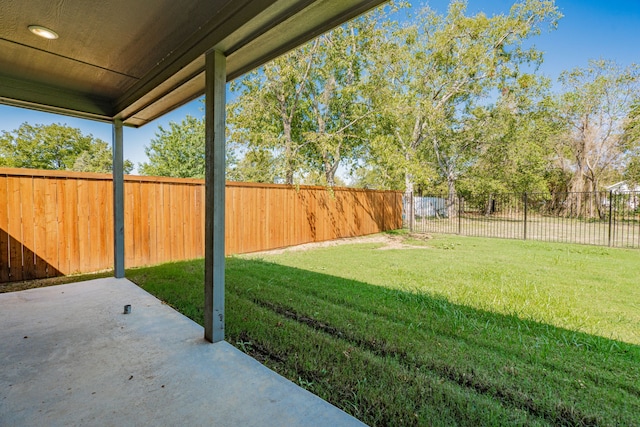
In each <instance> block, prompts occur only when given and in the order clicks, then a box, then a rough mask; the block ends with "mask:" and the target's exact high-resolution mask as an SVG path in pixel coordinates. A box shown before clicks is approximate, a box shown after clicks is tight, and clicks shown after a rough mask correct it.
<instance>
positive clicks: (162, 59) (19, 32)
mask: <svg viewBox="0 0 640 427" xmlns="http://www.w3.org/2000/svg"><path fill="white" fill-rule="evenodd" d="M384 1H385V0H181V1H175V0H133V1H132V0H111V1H109V0H104V1H101V2H93V1H86V0H65V1H57V2H54V1H51V0H31V1H28V2H25V1H23V0H0V9H1V10H2V13H1V14H0V103H2V104H7V105H13V106H19V107H26V108H32V109H38V110H43V111H49V112H55V113H61V114H66V115H71V116H76V117H84V118H89V119H94V120H102V121H113V120H114V119H121V120H123V122H124V124H125V125H128V126H142V125H144V124H146V123H148V122H150V121H152V120H154V119H155V118H157V117H159V116H161V115H163V114H165V113H167V112H169V111H171V110H172V109H174V108H177V107H179V106H180V105H183V104H185V103H187V102H189V101H191V100H193V99H195V98H197V97H199V96H201V95H202V94H203V93H204V88H205V78H204V66H205V53H206V52H209V51H211V50H218V51H220V52H222V53H223V54H224V55H225V56H226V57H227V80H232V79H234V78H236V77H238V76H240V75H242V74H244V73H246V72H248V71H250V70H252V69H254V68H256V67H258V66H260V65H262V64H264V63H265V62H267V61H269V60H271V59H273V58H275V57H277V56H279V55H281V54H283V53H285V52H287V51H289V50H291V49H293V48H295V47H296V46H299V45H300V44H302V43H304V42H306V41H308V40H310V39H312V38H314V37H316V36H318V35H320V34H322V33H323V32H326V31H328V30H330V29H331V28H334V27H336V26H338V25H340V24H342V23H344V22H346V21H347V20H349V19H351V18H354V17H356V16H358V15H359V14H361V13H363V12H365V11H367V10H369V9H371V8H372V7H375V6H377V5H379V4H381V3H383V2H384ZM33 24H37V25H42V26H44V27H47V28H50V29H52V30H54V31H55V32H56V33H58V35H59V38H58V39H57V40H46V39H42V38H39V37H37V36H35V35H33V34H32V33H31V32H29V30H28V28H27V27H28V26H29V25H33Z"/></svg>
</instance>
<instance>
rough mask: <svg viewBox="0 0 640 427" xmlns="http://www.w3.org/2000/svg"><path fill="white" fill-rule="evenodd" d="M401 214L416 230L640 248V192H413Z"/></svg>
mask: <svg viewBox="0 0 640 427" xmlns="http://www.w3.org/2000/svg"><path fill="white" fill-rule="evenodd" d="M411 212H413V215H411ZM403 219H404V225H405V227H406V228H409V229H410V230H411V231H413V232H418V233H453V234H460V235H466V236H481V237H499V238H507V239H524V240H527V239H529V240H542V241H548V242H566V243H582V244H589V245H602V246H613V247H627V248H640V192H620V193H616V192H611V191H609V192H587V193H556V194H551V195H550V194H542V193H524V194H488V195H487V194H485V195H480V194H478V195H471V196H467V197H451V196H449V195H419V196H418V195H415V194H414V195H413V197H407V196H405V198H404V210H403Z"/></svg>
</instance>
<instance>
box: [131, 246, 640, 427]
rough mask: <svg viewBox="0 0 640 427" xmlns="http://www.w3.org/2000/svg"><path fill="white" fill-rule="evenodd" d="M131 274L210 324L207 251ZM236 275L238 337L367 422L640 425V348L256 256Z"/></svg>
mask: <svg viewBox="0 0 640 427" xmlns="http://www.w3.org/2000/svg"><path fill="white" fill-rule="evenodd" d="M364 274H366V272H363V275H364ZM127 276H128V277H129V278H130V279H131V280H133V281H134V282H136V283H138V284H139V285H140V286H141V287H143V288H144V289H146V290H147V291H149V292H151V293H152V294H154V295H156V296H157V297H158V298H160V299H161V300H163V301H166V302H167V303H168V304H170V305H171V306H173V307H174V308H176V309H177V310H178V311H180V312H182V313H183V314H185V315H187V316H189V317H191V318H192V319H193V320H195V321H196V322H198V323H200V324H202V322H203V315H202V313H203V300H204V292H203V285H202V284H203V281H204V274H203V263H202V260H198V261H191V262H181V263H172V264H165V265H161V266H157V267H151V268H142V269H135V270H130V271H129V272H128V274H127ZM226 276H227V285H226V300H227V309H226V314H227V341H229V342H230V343H231V344H234V345H236V346H237V347H238V348H240V349H241V350H243V351H245V352H247V353H248V354H250V355H252V356H253V357H255V358H256V359H258V360H260V361H261V362H263V363H264V364H265V365H267V366H269V367H270V368H272V369H274V370H275V371H277V372H279V373H280V374H282V375H284V376H286V377H288V378H289V379H291V380H292V381H295V382H297V383H298V384H300V385H301V386H303V387H305V388H308V389H309V390H311V391H312V392H314V393H316V394H318V395H319V396H320V397H322V398H324V399H326V400H328V401H330V402H331V403H333V404H335V405H336V406H338V407H340V408H342V409H344V410H345V411H347V412H349V413H351V414H352V415H354V416H356V417H358V418H360V419H361V420H362V421H364V422H366V423H368V424H371V425H400V424H402V425H424V424H430V425H433V424H443V425H445V424H458V425H487V424H493V425H495V424H502V425H504V424H548V423H551V424H556V425H635V424H637V423H638V415H637V414H639V413H640V383H639V382H638V378H640V347H639V346H635V345H631V344H627V343H623V342H619V341H615V340H609V339H606V338H602V337H598V336H593V335H588V334H584V333H580V332H575V331H570V330H566V329H562V328H557V327H554V326H551V325H547V324H542V323H538V322H533V321H529V320H523V319H520V318H518V317H516V316H505V315H502V314H496V313H491V312H487V311H482V310H477V309H474V308H471V307H466V306H462V305H457V304H453V303H451V302H449V301H447V300H445V299H442V298H437V297H434V296H432V295H428V294H416V293H410V292H404V291H399V290H395V289H387V288H384V287H379V286H373V285H370V284H367V283H363V282H359V281H354V280H348V279H343V278H339V277H335V276H330V275H326V274H321V273H317V272H312V271H307V270H301V269H296V268H291V267H285V266H282V265H279V264H275V263H269V262H264V261H260V260H255V259H242V258H229V259H227V269H226Z"/></svg>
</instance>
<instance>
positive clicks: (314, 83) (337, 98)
mask: <svg viewBox="0 0 640 427" xmlns="http://www.w3.org/2000/svg"><path fill="white" fill-rule="evenodd" d="M380 16H382V15H381V14H380V13H378V14H376V13H374V14H368V15H365V16H363V17H361V18H359V19H357V20H354V21H351V22H350V23H347V24H345V25H344V26H342V27H340V28H337V29H335V30H333V31H332V32H330V33H328V34H325V35H323V36H320V37H319V38H317V39H316V40H314V41H312V42H310V43H308V44H306V45H304V46H302V47H301V48H299V49H296V50H294V51H292V52H290V53H288V54H286V55H284V56H282V57H280V58H277V59H275V60H274V61H272V62H270V63H269V64H267V65H265V66H264V67H263V68H262V69H261V70H258V71H255V72H253V73H250V74H248V75H247V76H245V77H244V78H242V79H240V80H239V81H238V82H236V83H234V84H233V85H232V90H234V91H236V92H238V93H239V96H238V98H237V100H236V101H235V102H234V103H233V104H232V106H231V108H230V115H229V123H230V127H231V129H232V133H231V139H232V140H234V141H236V142H238V143H241V144H247V145H248V146H249V147H260V148H262V149H269V150H272V151H273V152H274V153H275V154H276V157H277V159H278V164H279V165H280V169H281V170H282V173H281V175H282V176H284V179H285V183H287V184H293V183H294V176H295V175H296V173H298V174H301V175H307V174H308V173H310V172H314V171H315V172H320V173H322V174H323V175H324V177H325V178H324V179H325V181H326V183H327V185H329V186H331V185H334V184H335V176H336V172H337V170H338V168H339V166H340V165H348V164H350V163H351V164H353V163H355V162H356V160H357V158H358V157H359V155H360V150H361V148H362V146H363V144H364V141H365V139H366V136H367V132H366V131H365V129H366V126H365V120H366V119H367V118H368V116H369V115H370V106H369V105H368V103H367V97H366V92H365V87H366V84H367V78H368V73H367V72H366V67H367V64H368V61H369V55H370V53H371V49H372V47H373V46H374V45H375V42H376V37H378V36H379V35H380V33H379V30H378V25H377V19H378V18H379V17H380Z"/></svg>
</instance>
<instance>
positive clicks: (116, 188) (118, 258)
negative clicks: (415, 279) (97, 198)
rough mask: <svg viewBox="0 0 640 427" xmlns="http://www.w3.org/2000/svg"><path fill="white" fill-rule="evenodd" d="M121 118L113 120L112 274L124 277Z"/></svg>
mask: <svg viewBox="0 0 640 427" xmlns="http://www.w3.org/2000/svg"><path fill="white" fill-rule="evenodd" d="M122 142H123V134H122V120H119V119H116V120H114V121H113V169H112V173H113V275H114V276H115V277H116V278H122V277H124V153H123V147H122V145H123V144H122Z"/></svg>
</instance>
